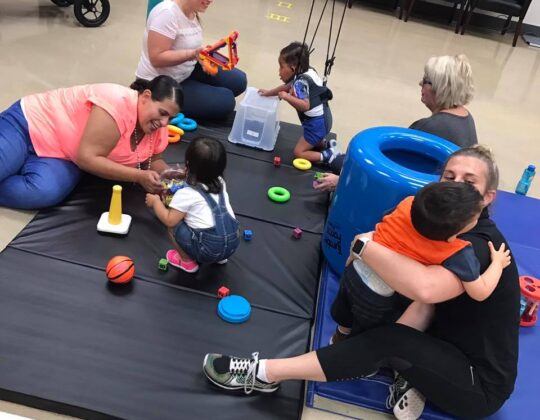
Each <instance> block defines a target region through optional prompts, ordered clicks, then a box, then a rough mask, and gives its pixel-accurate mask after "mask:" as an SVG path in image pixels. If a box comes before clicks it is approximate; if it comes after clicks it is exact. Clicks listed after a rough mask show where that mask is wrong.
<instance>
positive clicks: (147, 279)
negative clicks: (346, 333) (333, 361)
mask: <svg viewBox="0 0 540 420" xmlns="http://www.w3.org/2000/svg"><path fill="white" fill-rule="evenodd" d="M6 248H11V249H14V250H16V251H20V252H25V253H28V254H32V255H37V256H40V257H42V258H47V259H50V260H53V261H61V262H64V263H66V264H71V265H76V266H80V267H85V268H90V269H93V270H96V271H104V269H103V268H102V267H97V266H95V265H91V264H85V263H81V262H75V261H71V260H67V259H63V258H59V257H54V256H51V255H47V254H44V253H41V252H36V251H30V250H28V249H24V248H20V247H18V246H15V245H8V246H7V247H6ZM0 258H1V255H0ZM134 278H136V279H138V280H141V281H145V282H147V283H151V284H154V285H156V286H161V287H169V288H172V289H175V290H178V291H182V292H186V293H192V294H196V295H199V296H205V297H209V298H212V299H216V300H217V297H216V295H215V294H213V293H209V292H203V291H201V290H195V289H190V288H189V287H184V286H180V285H176V284H169V283H166V282H163V281H160V280H155V279H153V278H150V277H147V276H141V275H135V276H134ZM250 304H251V306H252V307H253V308H257V309H259V310H262V311H265V312H272V313H276V314H279V315H284V316H289V317H293V318H298V319H303V320H309V321H311V320H312V319H313V315H311V316H309V315H307V314H295V313H291V312H288V311H284V310H280V309H276V308H272V307H270V306H265V305H260V304H253V303H250Z"/></svg>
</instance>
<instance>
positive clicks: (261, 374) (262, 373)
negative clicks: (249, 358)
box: [257, 359, 270, 383]
mask: <svg viewBox="0 0 540 420" xmlns="http://www.w3.org/2000/svg"><path fill="white" fill-rule="evenodd" d="M266 360H267V359H261V360H259V367H258V369H257V378H258V379H260V380H261V381H263V382H266V383H270V381H269V380H268V377H267V376H266Z"/></svg>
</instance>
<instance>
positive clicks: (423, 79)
mask: <svg viewBox="0 0 540 420" xmlns="http://www.w3.org/2000/svg"><path fill="white" fill-rule="evenodd" d="M432 84H433V83H431V80H429V79H428V78H427V77H426V76H424V77H422V80H420V86H424V85H432Z"/></svg>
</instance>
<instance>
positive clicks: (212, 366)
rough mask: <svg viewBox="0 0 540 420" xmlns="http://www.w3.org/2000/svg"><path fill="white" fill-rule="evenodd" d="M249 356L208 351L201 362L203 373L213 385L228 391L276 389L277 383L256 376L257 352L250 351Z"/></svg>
mask: <svg viewBox="0 0 540 420" xmlns="http://www.w3.org/2000/svg"><path fill="white" fill-rule="evenodd" d="M251 356H252V358H251V359H248V358H240V357H232V356H224V355H222V354H216V353H208V354H207V355H206V356H205V357H204V362H203V371H204V374H205V375H206V377H207V378H208V380H209V381H210V382H212V383H213V384H214V385H216V386H218V387H220V388H222V389H226V390H228V391H240V390H242V391H243V392H244V393H246V394H251V393H252V392H253V391H258V392H264V393H269V392H274V391H277V390H278V388H279V383H277V382H270V383H269V382H264V381H261V380H260V379H259V378H257V368H258V366H259V353H257V352H255V353H252V355H251Z"/></svg>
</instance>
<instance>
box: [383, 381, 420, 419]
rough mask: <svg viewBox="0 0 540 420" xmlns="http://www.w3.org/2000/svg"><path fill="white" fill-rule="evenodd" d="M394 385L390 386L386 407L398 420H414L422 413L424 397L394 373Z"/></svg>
mask: <svg viewBox="0 0 540 420" xmlns="http://www.w3.org/2000/svg"><path fill="white" fill-rule="evenodd" d="M395 374H396V376H395V379H394V383H393V384H392V385H390V387H389V391H390V394H389V395H388V398H387V399H386V407H387V408H389V409H392V410H393V411H394V416H396V418H397V419H399V420H416V419H418V418H420V415H421V414H422V412H423V411H424V406H425V404H426V397H424V396H423V395H422V394H421V393H420V392H419V391H418V390H417V389H416V388H413V387H412V385H411V384H410V383H409V382H408V381H407V380H406V379H405V378H404V377H403V376H401V375H400V374H398V373H397V372H395Z"/></svg>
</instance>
